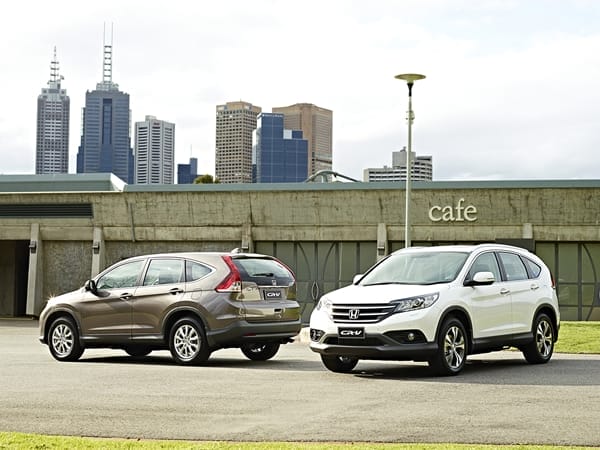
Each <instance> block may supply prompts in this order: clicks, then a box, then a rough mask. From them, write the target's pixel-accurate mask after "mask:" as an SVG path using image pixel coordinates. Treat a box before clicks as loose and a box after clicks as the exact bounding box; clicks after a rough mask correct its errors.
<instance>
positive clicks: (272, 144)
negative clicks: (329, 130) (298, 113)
mask: <svg viewBox="0 0 600 450" xmlns="http://www.w3.org/2000/svg"><path fill="white" fill-rule="evenodd" d="M255 162H256V182H257V183H299V182H302V181H304V180H306V179H307V178H308V142H307V141H306V139H302V131H300V130H286V129H284V128H283V114H275V113H261V114H259V115H258V128H257V129H256V145H255Z"/></svg>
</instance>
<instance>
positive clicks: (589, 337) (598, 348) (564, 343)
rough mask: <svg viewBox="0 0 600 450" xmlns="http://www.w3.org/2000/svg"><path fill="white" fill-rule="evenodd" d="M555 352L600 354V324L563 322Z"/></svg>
mask: <svg viewBox="0 0 600 450" xmlns="http://www.w3.org/2000/svg"><path fill="white" fill-rule="evenodd" d="M554 351H555V352H557V353H597V354H600V322H562V323H561V324H560V331H559V333H558V341H557V342H556V346H555V347H554Z"/></svg>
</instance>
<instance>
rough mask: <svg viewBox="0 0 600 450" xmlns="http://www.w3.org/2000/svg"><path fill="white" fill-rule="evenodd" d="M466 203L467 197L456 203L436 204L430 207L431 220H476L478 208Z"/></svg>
mask: <svg viewBox="0 0 600 450" xmlns="http://www.w3.org/2000/svg"><path fill="white" fill-rule="evenodd" d="M464 203H465V199H464V198H460V199H458V201H457V202H456V204H455V205H446V206H441V205H434V206H432V207H431V208H429V220H431V221H432V222H475V221H476V220H477V208H476V207H475V206H474V205H465V204H464Z"/></svg>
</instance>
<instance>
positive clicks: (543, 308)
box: [531, 303, 558, 342]
mask: <svg viewBox="0 0 600 450" xmlns="http://www.w3.org/2000/svg"><path fill="white" fill-rule="evenodd" d="M542 313H544V314H546V315H547V316H548V317H550V320H552V327H553V329H554V342H556V341H557V340H558V321H557V316H556V311H555V310H554V308H553V307H552V306H551V305H549V304H547V303H544V304H542V305H540V306H538V307H537V309H536V310H535V314H534V315H533V317H532V319H531V329H532V330H533V323H534V322H535V319H536V317H537V316H539V315H540V314H542Z"/></svg>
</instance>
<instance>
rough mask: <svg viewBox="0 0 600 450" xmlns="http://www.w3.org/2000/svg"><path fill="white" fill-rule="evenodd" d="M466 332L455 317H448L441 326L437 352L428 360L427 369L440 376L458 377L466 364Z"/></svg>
mask: <svg viewBox="0 0 600 450" xmlns="http://www.w3.org/2000/svg"><path fill="white" fill-rule="evenodd" d="M467 342H468V339H467V331H466V329H465V326H464V325H463V323H462V322H461V321H460V320H459V319H457V318H456V317H450V318H448V319H446V320H445V321H444V323H443V324H442V326H441V328H440V331H439V334H438V342H437V343H438V350H437V353H436V354H435V356H434V357H432V358H431V359H430V360H429V367H431V369H432V370H433V371H434V372H435V373H436V374H437V375H442V376H447V375H458V374H459V373H460V372H461V371H462V370H463V368H464V367H465V364H466V363H467V354H468V344H467Z"/></svg>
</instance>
